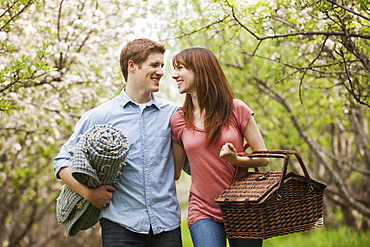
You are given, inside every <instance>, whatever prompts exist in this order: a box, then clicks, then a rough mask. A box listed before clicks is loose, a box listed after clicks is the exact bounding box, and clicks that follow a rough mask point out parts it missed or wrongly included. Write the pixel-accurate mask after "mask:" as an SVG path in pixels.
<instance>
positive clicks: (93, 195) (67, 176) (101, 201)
mask: <svg viewBox="0 0 370 247" xmlns="http://www.w3.org/2000/svg"><path fill="white" fill-rule="evenodd" d="M71 170H72V169H71V167H64V168H62V169H61V170H60V171H59V174H58V175H59V177H60V178H61V179H62V181H63V182H64V183H65V184H66V185H67V186H68V187H69V188H71V189H72V190H73V191H75V192H76V193H78V194H80V195H81V196H82V197H83V198H85V199H86V200H88V201H89V202H91V203H92V204H93V205H94V206H95V207H97V208H99V209H101V208H104V207H106V206H107V204H108V203H109V201H110V200H111V199H112V192H113V191H114V187H113V186H111V185H102V186H100V187H97V188H89V187H87V186H85V185H83V184H81V183H79V182H78V181H77V180H76V179H74V178H73V177H72V174H71Z"/></svg>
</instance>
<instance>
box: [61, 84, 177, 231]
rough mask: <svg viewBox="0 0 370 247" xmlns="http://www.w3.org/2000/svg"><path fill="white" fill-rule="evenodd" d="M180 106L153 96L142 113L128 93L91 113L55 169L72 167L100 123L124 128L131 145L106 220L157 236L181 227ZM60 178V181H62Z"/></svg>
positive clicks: (104, 210)
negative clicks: (77, 149) (174, 121)
mask: <svg viewBox="0 0 370 247" xmlns="http://www.w3.org/2000/svg"><path fill="white" fill-rule="evenodd" d="M177 108H178V105H177V104H175V103H172V102H170V101H167V100H164V99H160V98H156V97H155V96H154V95H152V98H151V100H150V101H149V102H148V103H147V104H146V107H145V108H144V109H143V110H141V109H140V107H139V106H138V105H137V104H136V103H135V102H133V101H132V100H131V99H130V98H129V96H128V95H127V94H126V93H125V91H124V90H123V91H122V92H121V94H120V95H119V96H117V97H115V98H114V99H112V100H110V101H108V102H106V103H104V104H102V105H100V106H98V107H97V108H94V109H92V110H89V111H88V112H86V113H85V114H84V115H83V116H82V117H81V119H80V121H79V122H78V123H77V124H76V126H75V129H74V133H73V134H72V136H71V137H70V139H69V140H68V141H67V142H66V143H65V144H64V146H63V147H62V150H61V152H60V153H59V155H58V156H57V157H56V158H55V159H54V171H55V173H56V175H57V177H58V172H59V171H60V169H61V168H62V167H66V166H69V165H70V161H69V159H70V158H71V156H73V150H74V149H73V147H74V146H75V145H76V143H77V142H78V141H79V135H80V134H83V133H84V132H85V131H86V130H87V129H89V128H90V127H91V126H93V125H95V124H108V125H112V126H114V127H116V128H117V129H120V130H121V131H122V132H123V133H124V134H125V135H126V136H127V138H128V142H129V144H130V151H129V155H128V156H127V157H126V161H125V163H126V165H125V166H123V167H122V170H121V172H122V175H120V176H119V179H118V182H117V184H115V185H114V187H115V188H116V190H115V191H114V192H113V198H112V200H111V201H110V203H109V205H108V206H107V207H105V208H103V210H102V213H101V217H103V218H107V219H109V220H111V221H113V222H116V223H118V224H120V225H121V226H123V227H125V228H127V229H129V230H131V231H134V232H137V233H148V232H149V229H150V226H151V227H152V229H153V233H154V234H158V233H160V232H163V231H171V230H174V229H176V228H178V227H179V225H180V221H181V220H180V207H179V204H178V201H177V196H176V187H175V182H174V163H173V156H172V150H171V130H170V125H169V120H170V117H171V116H172V115H173V114H174V113H175V112H176V110H177ZM58 178H59V177H58Z"/></svg>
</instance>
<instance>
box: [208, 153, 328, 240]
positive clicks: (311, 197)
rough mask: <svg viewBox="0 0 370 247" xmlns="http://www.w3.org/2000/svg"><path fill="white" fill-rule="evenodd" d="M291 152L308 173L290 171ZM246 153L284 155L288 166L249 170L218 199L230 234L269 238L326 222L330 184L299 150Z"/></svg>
mask: <svg viewBox="0 0 370 247" xmlns="http://www.w3.org/2000/svg"><path fill="white" fill-rule="evenodd" d="M289 154H293V155H295V157H296V158H297V159H298V161H299V164H300V166H301V168H302V170H303V173H304V176H301V175H298V174H296V173H294V172H287V166H288V159H289V157H288V155H289ZM246 156H248V157H272V158H283V159H284V166H283V170H282V171H281V172H258V170H257V169H256V172H249V173H248V174H247V175H245V176H244V177H243V178H241V179H240V180H238V181H236V182H234V183H233V184H232V185H231V186H230V187H229V188H228V189H226V190H225V191H224V192H223V193H222V194H220V195H219V196H218V197H217V198H216V199H215V200H216V202H217V203H218V204H219V206H220V208H221V211H222V215H223V219H224V225H225V230H226V236H227V238H247V239H267V238H271V237H275V236H279V235H285V234H289V233H294V232H302V231H306V230H310V229H314V228H316V227H319V226H322V225H323V224H324V220H323V193H324V189H325V188H326V185H325V184H323V183H321V182H317V181H315V180H313V179H311V178H310V176H309V175H308V172H307V170H306V167H305V166H304V164H303V161H302V159H301V157H300V156H299V155H298V153H297V152H296V151H290V150H269V151H262V152H253V153H252V154H247V155H246Z"/></svg>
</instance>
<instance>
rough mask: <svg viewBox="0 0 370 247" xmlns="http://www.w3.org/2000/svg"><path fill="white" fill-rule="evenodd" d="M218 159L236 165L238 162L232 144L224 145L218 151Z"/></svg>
mask: <svg viewBox="0 0 370 247" xmlns="http://www.w3.org/2000/svg"><path fill="white" fill-rule="evenodd" d="M220 157H221V158H222V159H224V160H226V161H227V162H229V163H230V164H236V163H237V162H238V154H237V152H236V149H235V147H234V145H233V144H232V143H229V142H227V143H225V144H224V145H223V146H222V148H221V150H220Z"/></svg>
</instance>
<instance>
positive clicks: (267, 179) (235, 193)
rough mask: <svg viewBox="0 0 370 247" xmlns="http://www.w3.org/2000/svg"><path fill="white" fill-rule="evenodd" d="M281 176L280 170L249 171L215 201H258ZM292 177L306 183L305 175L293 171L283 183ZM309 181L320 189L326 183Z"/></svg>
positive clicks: (277, 182) (273, 186)
mask: <svg viewBox="0 0 370 247" xmlns="http://www.w3.org/2000/svg"><path fill="white" fill-rule="evenodd" d="M281 176H282V173H281V172H250V173H248V174H247V175H245V176H244V177H243V178H241V179H240V180H238V181H237V182H235V183H234V184H232V185H231V186H230V187H229V188H228V189H226V190H225V191H224V192H223V193H222V194H220V195H219V196H217V197H216V199H215V201H216V202H217V203H223V202H225V201H229V202H236V203H238V202H240V203H244V202H245V201H249V202H256V203H259V202H260V201H261V200H263V199H265V198H266V197H267V196H268V195H270V194H271V193H272V192H274V191H276V190H277V189H278V186H279V182H280V180H281ZM292 179H295V180H300V181H302V182H304V183H306V184H307V180H306V178H305V177H303V176H301V175H298V174H296V173H294V172H287V173H286V176H285V179H284V181H283V183H284V184H285V183H287V182H288V181H289V180H292ZM311 182H312V183H314V185H313V186H314V187H317V186H318V187H320V188H321V189H324V188H325V187H326V185H324V184H321V183H319V182H316V181H314V180H312V179H311Z"/></svg>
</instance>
